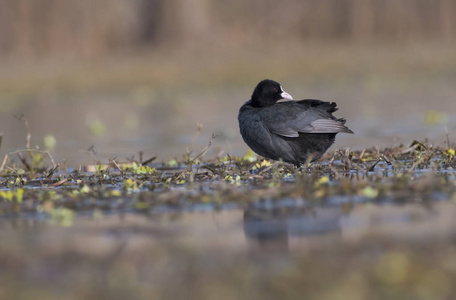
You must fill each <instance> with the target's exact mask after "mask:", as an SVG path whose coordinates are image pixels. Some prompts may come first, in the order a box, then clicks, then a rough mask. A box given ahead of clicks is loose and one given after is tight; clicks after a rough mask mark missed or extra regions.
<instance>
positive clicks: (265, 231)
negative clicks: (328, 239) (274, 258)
mask: <svg viewBox="0 0 456 300" xmlns="http://www.w3.org/2000/svg"><path fill="white" fill-rule="evenodd" d="M341 215H342V212H341V211H340V209H339V208H337V207H326V208H324V207H320V208H312V207H307V206H306V207H303V206H300V207H297V206H293V205H291V206H283V202H281V201H275V202H274V201H266V202H257V203H254V204H253V205H251V206H250V207H249V208H247V209H246V210H245V211H244V222H243V225H244V233H245V236H246V238H247V239H248V241H249V242H250V243H249V249H250V251H254V252H257V251H258V250H260V252H261V253H265V252H266V253H271V254H272V253H277V254H278V253H282V254H283V253H286V252H288V250H289V244H290V238H298V239H300V238H306V237H309V236H316V235H317V236H318V235H321V236H323V235H326V234H330V233H336V234H340V217H341Z"/></svg>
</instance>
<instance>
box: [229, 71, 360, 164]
mask: <svg viewBox="0 0 456 300" xmlns="http://www.w3.org/2000/svg"><path fill="white" fill-rule="evenodd" d="M280 99H288V100H291V101H284V102H277V101H278V100H280ZM336 110H337V108H336V103H334V102H325V101H321V100H313V99H306V100H300V101H294V100H293V98H292V97H291V96H290V95H289V94H288V93H286V92H285V91H284V90H283V89H282V87H281V86H280V84H279V83H278V82H275V81H273V80H269V79H265V80H263V81H261V82H260V83H259V84H258V85H257V86H256V88H255V90H254V91H253V94H252V98H251V99H250V100H249V101H247V102H246V103H245V104H244V105H242V106H241V109H240V110H239V116H238V120H239V127H240V130H241V135H242V138H243V139H244V141H245V143H246V144H247V145H248V146H249V147H250V148H251V149H252V150H253V151H255V152H256V153H257V154H259V155H261V156H264V157H266V158H269V159H274V160H280V159H282V160H283V161H284V162H288V163H291V164H294V165H296V166H298V167H299V166H300V165H302V164H303V163H305V162H306V160H307V159H308V157H309V156H311V160H312V161H314V160H317V159H319V158H320V157H321V156H322V155H323V153H325V151H326V150H327V149H328V148H329V147H330V146H331V145H332V144H333V143H334V139H335V137H336V134H337V133H339V132H346V133H353V131H351V130H350V129H348V128H347V127H346V126H345V125H344V124H345V119H337V118H335V117H334V116H333V115H332V113H333V112H335V111H336Z"/></svg>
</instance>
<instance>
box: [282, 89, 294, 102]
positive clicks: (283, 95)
mask: <svg viewBox="0 0 456 300" xmlns="http://www.w3.org/2000/svg"><path fill="white" fill-rule="evenodd" d="M280 96H282V98H283V99H288V100H293V97H291V95H290V94H288V93H287V92H285V91H284V90H282V94H280Z"/></svg>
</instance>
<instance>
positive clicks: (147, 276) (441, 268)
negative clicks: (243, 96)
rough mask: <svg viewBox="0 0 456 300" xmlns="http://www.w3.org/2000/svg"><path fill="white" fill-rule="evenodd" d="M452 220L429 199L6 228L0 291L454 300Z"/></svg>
mask: <svg viewBox="0 0 456 300" xmlns="http://www.w3.org/2000/svg"><path fill="white" fill-rule="evenodd" d="M455 220H456V206H455V205H454V204H452V203H447V202H436V203H433V204H432V205H427V206H423V205H416V204H414V205H412V204H410V205H402V206H396V205H388V204H383V205H373V204H359V205H357V206H355V207H354V208H353V209H352V210H350V211H347V210H344V209H342V208H341V207H313V208H310V207H307V208H304V207H303V208H301V209H299V208H296V207H295V208H293V209H290V210H288V211H287V210H283V209H282V210H279V211H276V212H271V211H269V212H267V211H264V210H262V209H261V208H259V207H257V208H252V209H249V210H239V209H234V210H224V211H222V212H218V213H216V212H186V213H166V214H159V215H155V216H154V215H149V216H144V215H138V214H124V215H110V216H109V215H107V216H104V217H103V218H102V219H100V218H96V219H93V218H91V217H80V218H77V220H76V222H75V224H74V225H73V226H72V227H70V228H63V227H59V226H50V225H46V224H43V223H41V224H40V223H34V222H33V221H27V220H18V221H17V222H2V223H1V230H0V238H1V240H2V241H8V243H7V244H3V246H2V247H1V248H0V268H1V270H2V272H1V274H0V277H1V279H2V287H1V288H0V291H1V292H2V295H4V296H5V297H8V298H12V299H27V297H30V295H34V299H50V298H52V299H54V298H56V297H57V298H59V299H80V298H84V299H99V298H100V297H108V298H110V299H151V297H152V298H153V299H165V298H166V299H170V298H171V299H214V297H218V298H222V299H274V298H277V297H279V295H280V296H281V297H282V298H285V299H298V298H296V297H298V295H299V294H306V295H310V296H309V298H310V299H345V298H343V297H342V298H341V297H339V298H338V297H336V296H337V295H340V293H342V292H343V291H346V292H349V293H350V294H352V293H353V294H355V295H358V296H357V297H359V298H356V299H365V298H364V297H367V295H369V299H382V297H384V293H385V290H386V291H388V293H392V294H391V295H390V296H389V297H388V299H404V298H403V297H404V296H405V295H414V296H416V297H418V298H419V299H452V297H453V296H454V295H455V294H456V290H455V289H454V287H453V285H452V284H451V282H452V280H453V279H454V278H456V273H455V272H454V271H455V269H454V261H456V260H455V259H456V254H455V253H456V252H455V251H456V250H455V249H456V248H455V246H454V243H453V242H452V241H453V240H454V237H455V236H456V235H455V234H456V223H455V222H456V221H455ZM435 276H438V277H439V281H438V283H436V282H435V281H434V280H431V279H430V278H434V277H435ZM440 280H441V281H440ZM5 283H7V284H5ZM442 294H443V295H444V296H442ZM18 295H21V296H18ZM436 295H437V296H436ZM328 297H329V298H328ZM334 297H335V298H334ZM435 297H437V298H435ZM439 297H440V298H439Z"/></svg>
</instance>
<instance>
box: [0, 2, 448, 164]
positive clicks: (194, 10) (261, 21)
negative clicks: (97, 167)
mask: <svg viewBox="0 0 456 300" xmlns="http://www.w3.org/2000/svg"><path fill="white" fill-rule="evenodd" d="M455 41H456V2H454V1H452V0H433V1H427V0H402V1H396V0H383V1H375V0H319V1H314V0H284V1H280V2H277V1H271V0H264V1H259V0H242V1H241V0H232V1H209V0H194V1H185V0H166V1H165V0H131V1H124V0H78V1H68V0H34V1H30V0H0V64H1V66H2V67H1V69H0V106H1V107H0V114H1V115H0V131H2V132H3V135H4V136H3V143H2V149H0V150H1V152H2V154H5V153H7V152H10V151H12V150H16V149H19V148H23V147H24V145H25V136H26V130H25V128H24V125H23V123H22V121H18V120H17V119H16V118H14V115H18V114H25V116H26V117H27V119H28V121H29V125H30V128H31V133H32V144H33V145H38V146H40V147H46V146H47V147H50V148H52V149H50V150H52V151H53V153H54V154H55V155H56V157H57V158H58V159H66V160H68V162H69V163H70V164H71V163H86V162H88V161H90V160H91V159H92V158H93V157H91V156H90V155H89V154H88V153H89V152H88V151H87V149H88V148H89V147H90V146H95V149H97V150H98V152H97V153H98V155H99V157H98V159H104V158H106V157H112V156H119V157H126V156H131V155H133V154H136V153H137V152H138V151H140V150H143V151H144V152H145V153H146V154H147V155H149V156H153V155H157V154H158V155H159V158H161V159H168V158H170V157H172V156H173V155H179V154H182V153H184V152H185V149H186V146H187V145H188V144H190V143H191V140H192V135H193V134H194V133H195V131H196V127H197V125H196V123H197V122H200V123H202V124H203V125H204V127H203V131H202V134H201V136H200V138H199V139H198V140H197V143H196V145H195V147H196V148H197V147H199V146H201V145H204V144H205V143H206V142H207V140H208V137H209V136H210V135H211V133H216V134H217V135H218V137H217V139H216V140H215V142H214V149H213V150H214V151H216V152H219V151H224V152H225V153H226V152H228V153H230V154H235V155H240V154H242V153H244V152H245V150H246V149H247V148H246V146H245V145H244V144H243V143H242V141H241V139H240V136H239V134H238V129H237V120H236V118H237V110H238V107H239V106H240V105H241V104H242V103H243V102H244V101H246V100H248V98H249V96H250V94H251V91H252V90H253V87H254V86H255V84H256V83H257V82H258V81H259V80H261V79H264V78H266V77H269V78H271V79H276V80H278V81H280V82H281V83H282V85H283V86H284V88H285V89H286V90H287V91H289V92H290V93H291V94H292V95H293V96H294V97H295V98H321V99H325V100H331V101H337V102H338V104H339V107H340V112H338V115H339V116H346V117H348V118H349V121H348V123H347V124H348V125H349V126H350V127H351V128H352V129H353V130H354V131H355V133H356V135H355V136H354V137H347V136H341V138H340V140H338V142H336V145H335V146H336V147H346V146H351V147H355V148H363V147H371V146H375V145H381V146H387V145H391V144H393V143H400V142H410V141H411V140H413V139H417V138H424V137H428V138H431V139H432V138H436V142H443V141H444V140H445V138H444V136H445V130H444V128H445V127H446V128H448V130H449V132H450V136H451V135H452V131H454V129H456V126H455V124H456V121H455V117H454V107H455V105H454V104H453V103H454V101H455V100H456V99H455V98H456V90H455V85H454V83H455V79H456V54H455V53H456V51H455V50H456V49H455V47H454V46H455ZM50 135H51V136H53V137H55V139H56V144H55V146H53V145H52V143H51V145H45V144H46V143H44V142H43V138H44V137H45V136H50Z"/></svg>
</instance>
